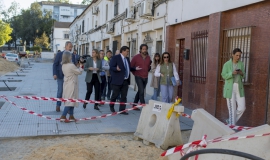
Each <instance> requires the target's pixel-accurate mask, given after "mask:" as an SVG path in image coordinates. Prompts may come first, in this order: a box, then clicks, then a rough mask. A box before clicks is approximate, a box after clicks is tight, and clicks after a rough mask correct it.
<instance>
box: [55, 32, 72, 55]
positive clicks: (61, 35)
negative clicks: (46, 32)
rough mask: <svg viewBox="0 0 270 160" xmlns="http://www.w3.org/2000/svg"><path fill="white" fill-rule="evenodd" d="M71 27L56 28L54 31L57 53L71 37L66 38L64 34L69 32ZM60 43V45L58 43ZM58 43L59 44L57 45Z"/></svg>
mask: <svg viewBox="0 0 270 160" xmlns="http://www.w3.org/2000/svg"><path fill="white" fill-rule="evenodd" d="M69 32H70V29H69V28H54V32H53V35H54V37H53V45H54V46H53V52H54V53H56V52H57V50H61V51H62V50H64V48H65V43H66V41H69V39H64V34H69ZM57 44H58V45H57ZM56 45H57V46H56Z"/></svg>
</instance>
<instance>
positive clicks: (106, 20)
mask: <svg viewBox="0 0 270 160" xmlns="http://www.w3.org/2000/svg"><path fill="white" fill-rule="evenodd" d="M107 20H108V4H106V22H107Z"/></svg>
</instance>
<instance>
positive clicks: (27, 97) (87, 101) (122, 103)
mask: <svg viewBox="0 0 270 160" xmlns="http://www.w3.org/2000/svg"><path fill="white" fill-rule="evenodd" d="M4 97H5V96H4ZM12 97H13V98H21V99H32V100H43V101H54V102H56V101H61V102H78V103H99V104H121V105H144V104H138V103H124V102H107V101H94V100H83V99H67V98H54V97H36V96H12Z"/></svg>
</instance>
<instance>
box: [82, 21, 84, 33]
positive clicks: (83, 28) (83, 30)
mask: <svg viewBox="0 0 270 160" xmlns="http://www.w3.org/2000/svg"><path fill="white" fill-rule="evenodd" d="M82 33H84V20H83V21H82Z"/></svg>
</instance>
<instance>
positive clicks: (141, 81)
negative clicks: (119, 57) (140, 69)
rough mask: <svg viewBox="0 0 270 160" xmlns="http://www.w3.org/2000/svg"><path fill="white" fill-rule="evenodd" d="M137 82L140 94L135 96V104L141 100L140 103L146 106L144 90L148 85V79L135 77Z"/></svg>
mask: <svg viewBox="0 0 270 160" xmlns="http://www.w3.org/2000/svg"><path fill="white" fill-rule="evenodd" d="M135 81H136V84H137V86H138V92H137V94H136V96H135V99H134V103H138V102H139V100H140V103H142V104H145V99H144V90H145V87H146V85H147V81H148V78H142V77H139V76H135Z"/></svg>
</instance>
